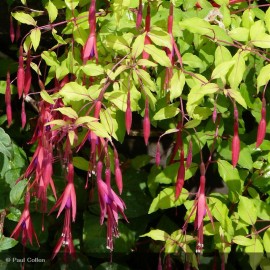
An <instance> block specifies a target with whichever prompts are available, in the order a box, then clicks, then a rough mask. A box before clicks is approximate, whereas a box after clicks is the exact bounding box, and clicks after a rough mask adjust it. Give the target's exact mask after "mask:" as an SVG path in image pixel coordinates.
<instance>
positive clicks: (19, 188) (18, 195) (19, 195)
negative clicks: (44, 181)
mask: <svg viewBox="0 0 270 270" xmlns="http://www.w3.org/2000/svg"><path fill="white" fill-rule="evenodd" d="M27 183H28V181H27V180H25V179H24V180H21V181H20V182H18V183H17V184H15V186H13V188H12V189H11V191H10V194H9V199H10V202H11V203H12V204H13V205H16V204H18V203H19V202H20V201H23V200H22V199H23V193H24V190H25V187H26V186H27Z"/></svg>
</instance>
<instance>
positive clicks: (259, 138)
mask: <svg viewBox="0 0 270 270" xmlns="http://www.w3.org/2000/svg"><path fill="white" fill-rule="evenodd" d="M265 134H266V102H265V98H263V99H262V111H261V120H260V123H259V126H258V133H257V141H256V148H258V147H259V146H260V145H261V144H262V142H263V140H264V137H265Z"/></svg>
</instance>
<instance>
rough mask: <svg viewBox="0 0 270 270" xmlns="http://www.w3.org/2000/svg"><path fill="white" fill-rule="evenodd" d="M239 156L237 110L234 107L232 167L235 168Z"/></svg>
mask: <svg viewBox="0 0 270 270" xmlns="http://www.w3.org/2000/svg"><path fill="white" fill-rule="evenodd" d="M239 154H240V139H239V135H238V110H237V107H236V105H234V125H233V139H232V165H233V167H236V165H237V163H238V160H239Z"/></svg>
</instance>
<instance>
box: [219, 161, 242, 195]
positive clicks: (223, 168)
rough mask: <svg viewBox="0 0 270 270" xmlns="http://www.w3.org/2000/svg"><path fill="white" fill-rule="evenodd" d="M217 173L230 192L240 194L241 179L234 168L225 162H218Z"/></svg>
mask: <svg viewBox="0 0 270 270" xmlns="http://www.w3.org/2000/svg"><path fill="white" fill-rule="evenodd" d="M218 172H219V175H220V176H221V178H222V179H223V180H224V182H225V183H226V184H227V186H228V188H229V189H230V190H232V191H235V192H238V193H240V192H241V179H240V176H239V173H238V170H237V169H236V168H233V166H232V165H231V164H230V163H229V162H228V161H226V160H218Z"/></svg>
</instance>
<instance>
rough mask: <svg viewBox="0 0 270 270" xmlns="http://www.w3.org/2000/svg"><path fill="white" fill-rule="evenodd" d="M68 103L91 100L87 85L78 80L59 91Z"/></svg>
mask: <svg viewBox="0 0 270 270" xmlns="http://www.w3.org/2000/svg"><path fill="white" fill-rule="evenodd" d="M59 94H60V95H61V96H62V97H63V98H64V100H65V102H66V103H70V101H81V100H90V98H89V94H88V91H87V89H86V88H85V86H82V85H80V84H78V83H76V82H69V83H67V84H65V85H64V87H63V88H62V89H61V90H60V91H59Z"/></svg>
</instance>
